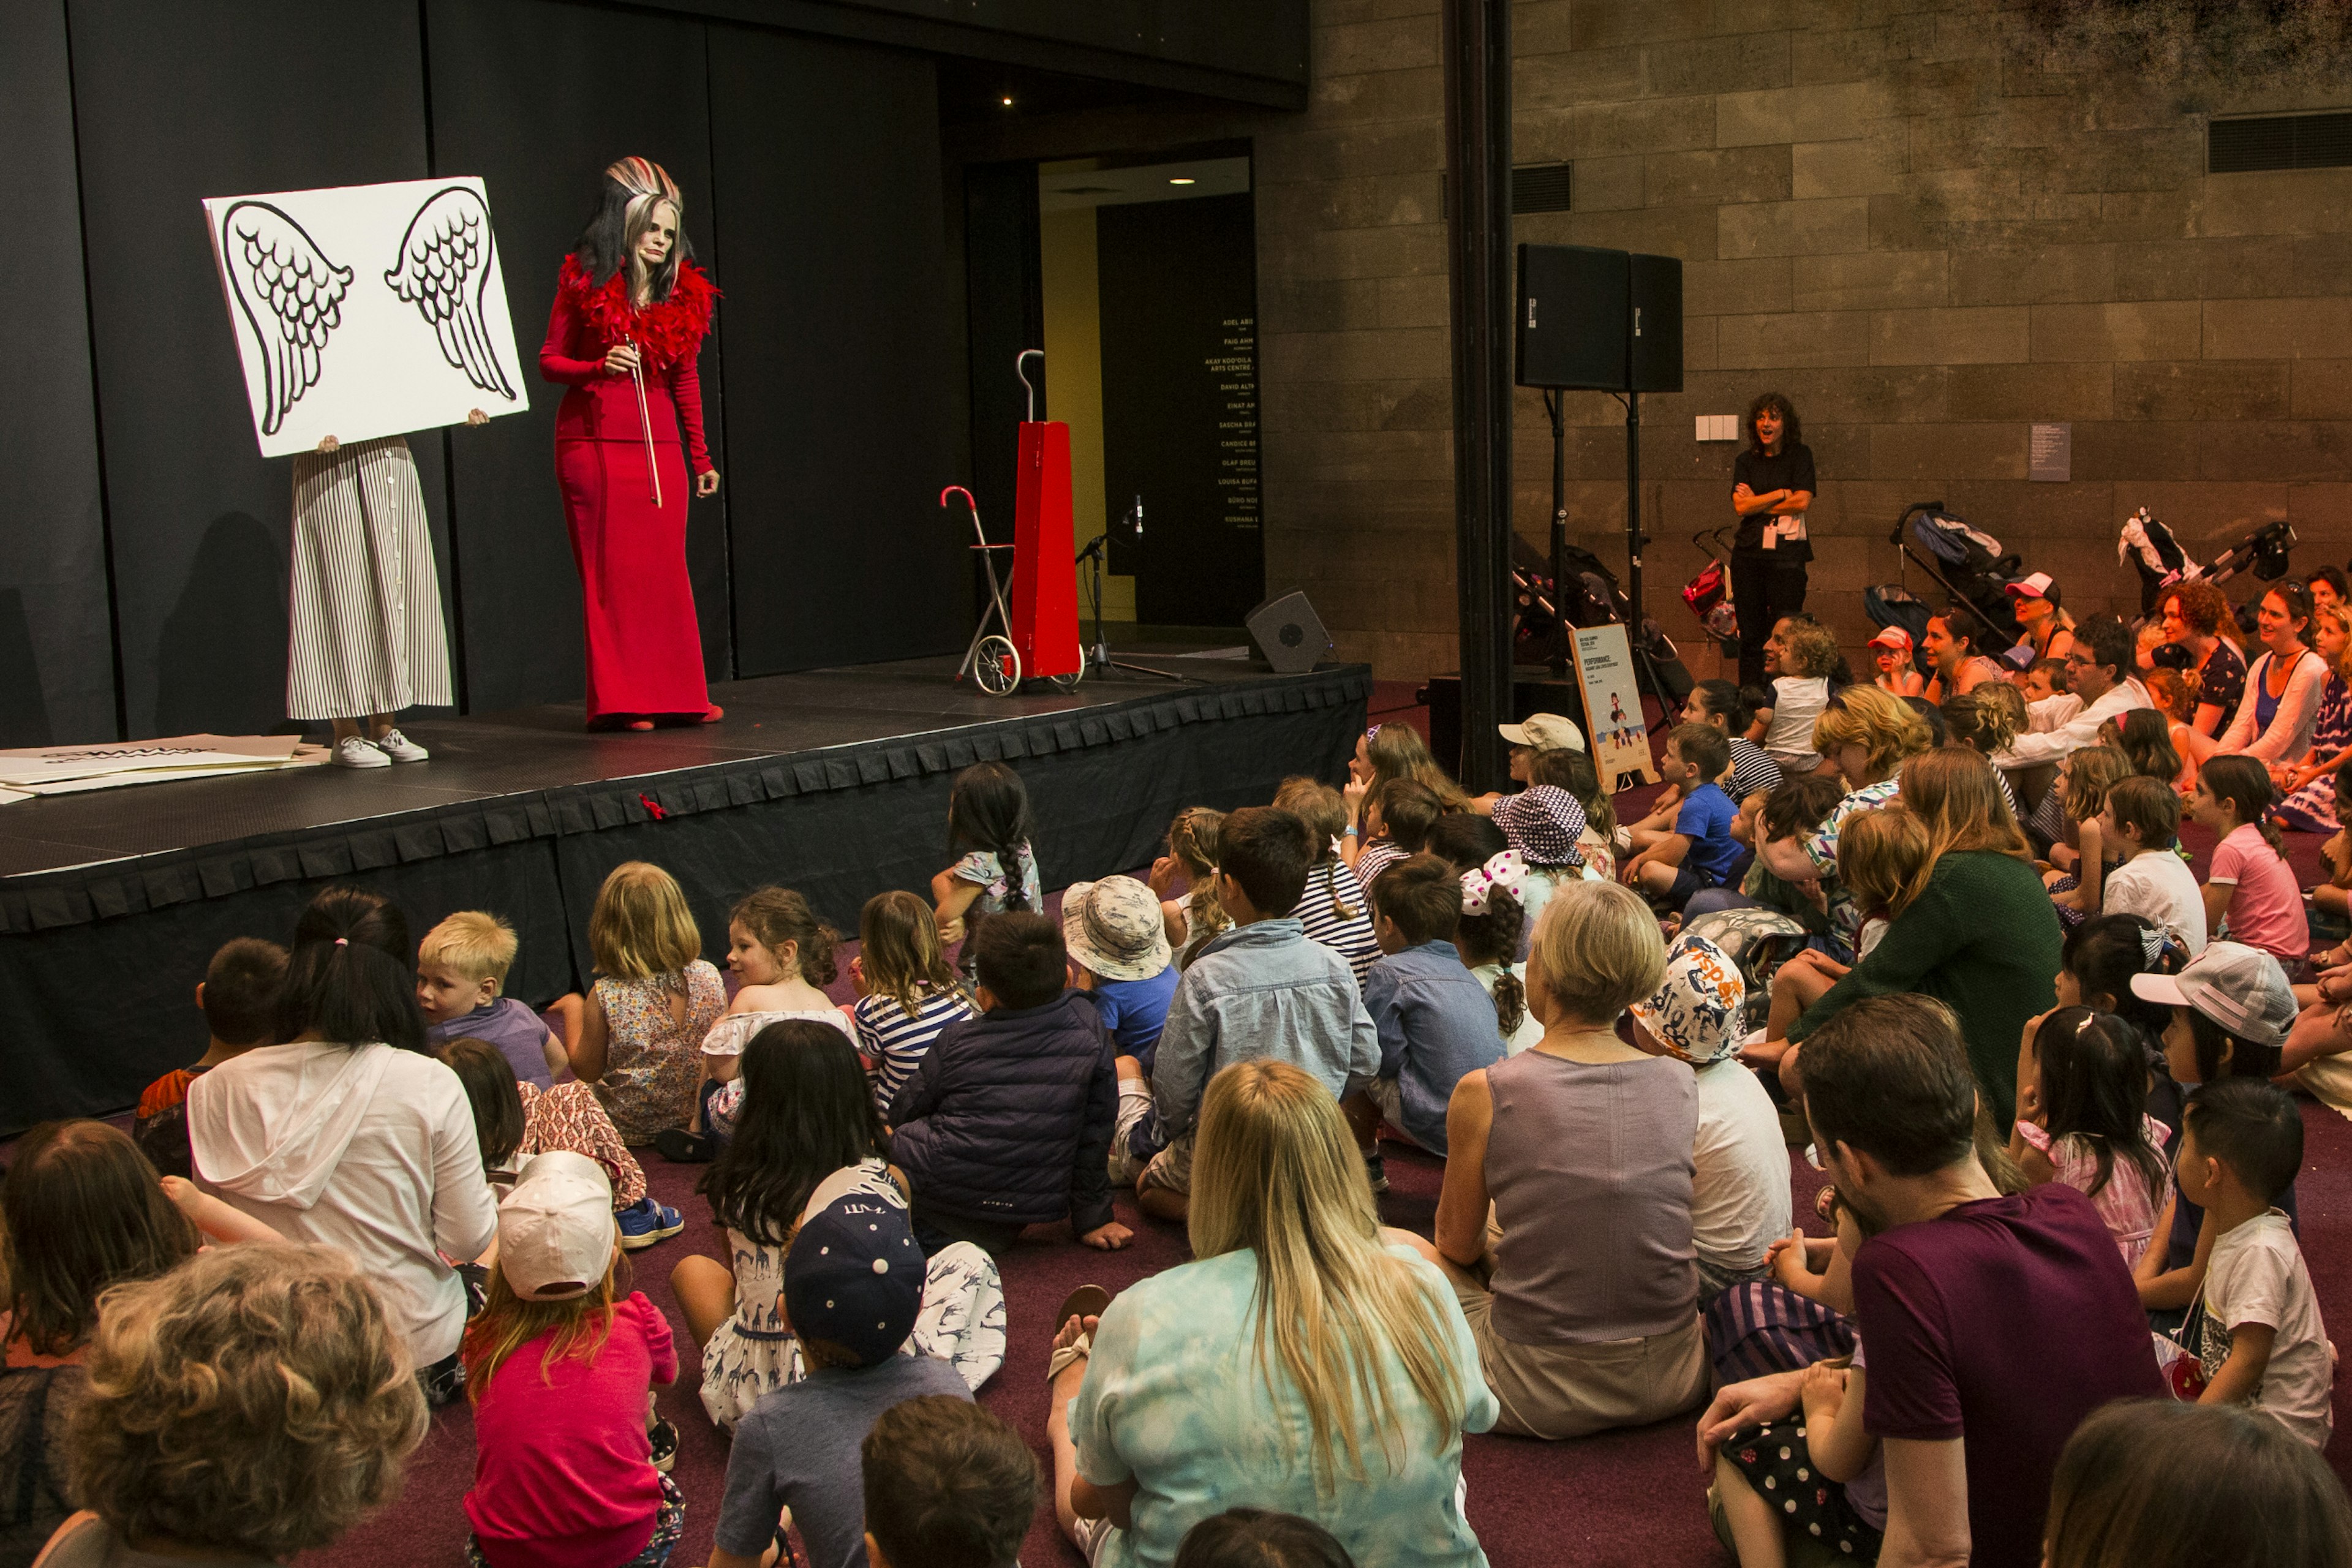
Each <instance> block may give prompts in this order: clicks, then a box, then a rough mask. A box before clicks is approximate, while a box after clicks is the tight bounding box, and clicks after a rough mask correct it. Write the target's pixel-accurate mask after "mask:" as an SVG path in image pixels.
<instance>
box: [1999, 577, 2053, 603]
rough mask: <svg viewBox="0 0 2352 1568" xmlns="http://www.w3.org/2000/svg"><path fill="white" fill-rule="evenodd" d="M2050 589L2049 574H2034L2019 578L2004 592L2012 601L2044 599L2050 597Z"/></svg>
mask: <svg viewBox="0 0 2352 1568" xmlns="http://www.w3.org/2000/svg"><path fill="white" fill-rule="evenodd" d="M2051 587H2052V584H2051V581H2050V574H2049V573H2047V572H2036V573H2033V574H2031V575H2030V576H2024V577H2020V578H2019V579H2018V580H2017V581H2016V582H2014V583H2011V584H2010V585H2009V587H2008V589H2007V590H2006V591H2007V593H2008V594H2009V596H2010V597H2011V598H2012V599H2046V598H2048V597H2049V596H2050V589H2051Z"/></svg>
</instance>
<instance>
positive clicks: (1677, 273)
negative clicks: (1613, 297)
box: [1626, 254, 1683, 392]
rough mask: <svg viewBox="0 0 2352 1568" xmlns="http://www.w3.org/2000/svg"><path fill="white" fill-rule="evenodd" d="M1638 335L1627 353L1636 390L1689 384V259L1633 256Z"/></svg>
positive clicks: (1665, 389)
mask: <svg viewBox="0 0 2352 1568" xmlns="http://www.w3.org/2000/svg"><path fill="white" fill-rule="evenodd" d="M1628 260H1629V261H1630V262H1631V267H1630V268H1629V271H1630V279H1629V281H1630V284H1631V288H1630V292H1629V303H1630V305H1631V308H1632V314H1633V322H1632V329H1633V336H1632V338H1631V339H1630V341H1629V350H1628V353H1627V356H1626V369H1627V373H1628V379H1627V382H1626V390H1627V391H1630V392H1680V391H1681V390H1682V389H1683V264H1682V258H1679V257H1674V256H1642V255H1638V254H1637V255H1634V256H1633V257H1630V258H1628Z"/></svg>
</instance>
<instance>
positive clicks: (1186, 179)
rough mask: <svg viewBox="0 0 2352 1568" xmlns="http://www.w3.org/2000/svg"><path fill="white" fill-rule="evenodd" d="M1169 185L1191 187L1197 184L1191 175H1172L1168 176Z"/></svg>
mask: <svg viewBox="0 0 2352 1568" xmlns="http://www.w3.org/2000/svg"><path fill="white" fill-rule="evenodd" d="M1168 183H1169V184H1171V185H1190V184H1196V183H1197V182H1196V181H1194V180H1193V178H1192V175H1190V174H1171V175H1169V176H1168Z"/></svg>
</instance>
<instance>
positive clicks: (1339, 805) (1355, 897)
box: [1274, 777, 1502, 985]
mask: <svg viewBox="0 0 2352 1568" xmlns="http://www.w3.org/2000/svg"><path fill="white" fill-rule="evenodd" d="M1274 804H1275V805H1277V806H1279V807H1281V808H1282V809H1283V810H1285V811H1287V812H1293V813H1296V814H1297V816H1298V818H1299V820H1301V821H1302V822H1304V823H1306V824H1307V832H1309V833H1311V834H1313V835H1314V837H1315V842H1316V844H1317V845H1318V846H1319V847H1320V851H1321V853H1320V858H1318V859H1317V861H1316V862H1315V864H1314V865H1312V866H1310V867H1308V868H1307V890H1306V891H1305V892H1304V893H1301V894H1300V895H1299V896H1298V907H1297V909H1295V910H1291V911H1290V914H1291V918H1292V919H1293V920H1296V921H1298V922H1299V923H1300V924H1301V925H1304V926H1305V927H1306V928H1307V941H1309V942H1321V943H1322V944H1323V945H1324V946H1325V947H1328V948H1329V949H1330V950H1331V951H1332V952H1336V953H1338V954H1339V956H1340V957H1342V958H1344V959H1346V960H1347V961H1348V967H1349V969H1351V970H1354V971H1355V973H1356V984H1359V985H1360V984H1363V981H1364V975H1365V974H1366V973H1367V972H1369V971H1370V969H1371V967H1372V961H1373V960H1374V959H1376V958H1378V957H1380V955H1381V944H1380V943H1379V942H1377V941H1375V940H1374V939H1373V936H1372V911H1371V907H1370V904H1369V903H1368V902H1367V901H1366V900H1365V898H1364V889H1363V884H1361V883H1360V882H1359V881H1357V880H1356V873H1355V871H1354V870H1353V869H1352V868H1349V865H1348V861H1347V858H1346V857H1345V856H1344V855H1343V854H1342V853H1341V851H1340V844H1339V841H1340V839H1341V838H1342V837H1345V836H1346V834H1347V829H1348V803H1347V801H1346V800H1345V799H1344V798H1342V797H1341V795H1340V794H1339V791H1338V790H1336V789H1333V788H1332V787H1331V786H1330V785H1329V784H1323V783H1321V782H1319V781H1318V780H1315V779H1310V778H1297V777H1293V778H1286V779H1285V780H1283V781H1282V787H1281V788H1280V789H1278V790H1276V791H1275V794H1274ZM1456 822H1475V823H1477V824H1479V825H1480V826H1484V827H1485V828H1486V829H1487V830H1488V831H1489V832H1491V833H1493V834H1494V835H1495V837H1496V841H1497V842H1496V847H1498V848H1499V847H1501V844H1500V840H1501V838H1502V833H1501V830H1500V829H1498V828H1496V826H1495V825H1494V824H1493V823H1492V822H1490V821H1488V820H1487V819H1486V818H1485V817H1483V816H1478V815H1477V814H1476V813H1475V812H1468V811H1458V812H1454V813H1452V814H1450V815H1448V816H1446V817H1445V818H1444V820H1443V821H1441V822H1440V823H1439V824H1438V826H1437V828H1433V829H1431V840H1430V844H1429V847H1430V848H1432V849H1436V847H1437V846H1436V834H1437V832H1438V830H1439V829H1442V828H1444V827H1445V826H1449V825H1451V824H1453V823H1456ZM1438 852H1439V853H1441V854H1443V853H1444V851H1443V850H1440V851H1438ZM1479 858H1480V859H1482V860H1483V859H1485V858H1486V857H1485V856H1483V855H1482V856H1480V857H1479Z"/></svg>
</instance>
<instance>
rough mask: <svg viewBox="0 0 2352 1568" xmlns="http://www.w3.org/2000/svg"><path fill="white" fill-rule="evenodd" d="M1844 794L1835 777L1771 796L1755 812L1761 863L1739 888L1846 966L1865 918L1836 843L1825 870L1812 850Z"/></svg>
mask: <svg viewBox="0 0 2352 1568" xmlns="http://www.w3.org/2000/svg"><path fill="white" fill-rule="evenodd" d="M1845 795H1846V789H1845V784H1844V782H1843V780H1841V779H1839V778H1837V777H1836V776H1834V775H1832V774H1830V773H1803V774H1800V775H1799V776H1797V777H1796V778H1792V779H1788V780H1785V781H1784V782H1783V783H1782V784H1781V785H1780V788H1779V789H1776V790H1774V791H1772V793H1771V794H1769V795H1766V796H1765V797H1764V802H1763V804H1762V805H1760V806H1759V807H1758V809H1757V813H1756V864H1755V865H1754V866H1753V867H1751V868H1749V869H1748V876H1747V878H1746V879H1745V880H1744V881H1743V882H1742V883H1741V884H1740V888H1741V891H1742V892H1744V893H1745V894H1746V895H1747V896H1748V897H1749V898H1751V899H1753V900H1756V901H1757V902H1758V903H1759V904H1761V905H1763V906H1764V907H1765V908H1767V909H1769V910H1778V911H1779V912H1780V913H1781V914H1784V915H1787V916H1789V917H1790V919H1792V920H1794V921H1797V922H1798V923H1799V924H1801V925H1802V926H1803V927H1804V928H1805V930H1806V931H1807V932H1808V933H1809V934H1810V935H1811V938H1812V945H1813V946H1814V947H1816V948H1819V949H1821V950H1822V952H1824V953H1826V954H1827V955H1828V956H1830V957H1832V958H1835V959H1837V960H1838V961H1839V962H1841V963H1848V962H1851V961H1852V960H1853V941H1854V938H1855V936H1856V935H1858V934H1859V932H1860V928H1861V924H1862V915H1861V912H1860V911H1859V910H1856V909H1855V908H1854V907H1853V898H1852V896H1850V895H1849V894H1848V893H1847V892H1846V891H1845V888H1844V885H1843V883H1841V882H1840V881H1839V880H1838V877H1837V849H1836V840H1835V839H1834V838H1831V839H1830V840H1829V843H1830V846H1831V847H1830V849H1829V852H1828V856H1827V860H1828V864H1827V865H1826V866H1824V865H1823V864H1822V862H1821V861H1819V860H1816V859H1815V858H1813V851H1812V848H1811V845H1812V844H1813V842H1814V841H1815V840H1816V839H1819V838H1822V837H1823V836H1824V834H1825V833H1826V832H1827V830H1828V828H1829V826H1830V823H1831V821H1832V817H1833V816H1835V815H1836V813H1837V811H1838V808H1839V807H1840V805H1843V802H1844V800H1845Z"/></svg>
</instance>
